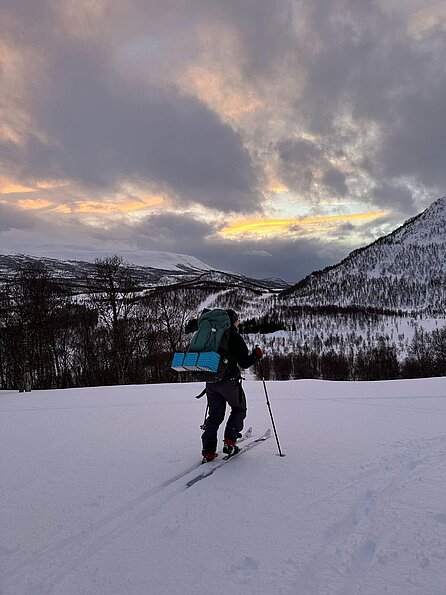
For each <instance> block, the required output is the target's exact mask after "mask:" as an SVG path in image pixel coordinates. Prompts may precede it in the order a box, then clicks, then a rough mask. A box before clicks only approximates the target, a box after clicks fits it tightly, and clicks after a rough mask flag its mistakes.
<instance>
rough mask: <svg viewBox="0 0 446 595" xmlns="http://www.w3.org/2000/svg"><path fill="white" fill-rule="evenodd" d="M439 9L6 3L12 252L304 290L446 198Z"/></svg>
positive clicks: (4, 142) (148, 1)
mask: <svg viewBox="0 0 446 595" xmlns="http://www.w3.org/2000/svg"><path fill="white" fill-rule="evenodd" d="M445 55H446V0H442V1H435V0H434V1H431V0H422V1H421V0H385V1H382V2H380V1H377V0H367V1H366V0H301V1H299V2H298V1H294V0H293V1H287V0H181V2H180V1H179V0H177V1H172V0H163V2H159V0H121V1H120V2H115V1H113V0H0V252H1V253H6V254H11V253H15V252H21V253H28V254H35V255H45V256H52V257H55V258H59V257H60V258H64V257H70V255H71V256H73V255H76V256H78V257H82V258H83V259H85V260H91V259H92V258H94V256H95V255H97V254H102V253H110V254H114V253H121V254H123V255H124V256H126V257H127V260H129V261H133V262H138V263H144V262H145V263H146V264H150V251H153V250H155V251H168V252H176V253H181V254H190V255H192V256H195V257H197V258H199V259H201V260H203V261H204V262H206V263H207V264H209V265H211V266H212V267H215V268H218V269H222V270H230V271H234V272H239V273H243V274H246V275H250V276H253V277H259V278H263V277H271V276H274V277H281V278H283V279H285V280H287V281H290V282H293V281H298V280H300V279H301V278H302V277H303V276H305V275H306V274H308V273H310V272H312V271H313V270H316V269H321V268H323V267H325V266H327V265H330V264H333V263H335V262H338V261H339V260H340V259H342V258H344V257H345V256H346V255H347V254H348V253H349V252H350V251H351V250H353V249H355V248H358V247H360V246H364V245H366V244H368V243H370V242H372V241H373V240H375V239H376V238H377V237H380V236H382V235H385V234H387V233H389V232H391V231H393V230H394V229H395V228H396V227H398V226H399V225H401V224H402V223H403V222H404V221H405V220H406V219H408V218H409V217H412V216H413V215H415V214H417V213H419V212H420V211H422V210H423V209H424V208H426V207H427V206H429V204H430V203H431V202H433V201H434V200H436V199H437V198H439V197H440V196H444V195H445V194H446V192H445V187H446V167H445V155H446V117H445V113H446V112H445V106H446V60H445V59H444V56H445Z"/></svg>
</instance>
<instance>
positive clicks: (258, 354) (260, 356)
mask: <svg viewBox="0 0 446 595" xmlns="http://www.w3.org/2000/svg"><path fill="white" fill-rule="evenodd" d="M253 353H254V354H255V355H256V357H257V358H258V359H262V357H263V351H262V350H261V349H260V347H259V346H258V345H257V346H256V348H255V349H254V351H253Z"/></svg>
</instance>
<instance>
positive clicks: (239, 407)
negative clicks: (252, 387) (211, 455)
mask: <svg viewBox="0 0 446 595" xmlns="http://www.w3.org/2000/svg"><path fill="white" fill-rule="evenodd" d="M206 394H207V399H208V406H209V415H208V417H207V419H206V425H205V430H204V432H203V434H202V436H201V440H202V442H203V450H204V451H205V452H215V451H216V450H217V432H218V428H219V427H220V424H221V423H222V421H223V420H224V418H225V412H226V403H227V404H228V405H229V406H230V407H231V413H230V414H229V418H228V421H227V423H226V427H225V438H229V439H231V440H236V439H237V437H238V434H239V433H240V432H241V430H242V428H243V421H244V419H245V417H246V397H245V392H244V390H243V389H242V384H241V380H220V382H215V383H210V382H208V383H207V384H206Z"/></svg>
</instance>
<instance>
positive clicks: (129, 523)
mask: <svg viewBox="0 0 446 595" xmlns="http://www.w3.org/2000/svg"><path fill="white" fill-rule="evenodd" d="M200 466H201V462H200V463H197V464H194V465H192V466H191V467H189V468H188V469H186V470H185V471H183V472H181V473H178V474H177V475H175V476H173V477H171V478H169V479H166V480H165V481H163V482H162V483H160V484H159V485H157V486H155V487H153V488H151V489H150V490H147V491H146V492H144V493H142V494H141V495H140V496H138V497H137V498H134V499H133V500H131V501H130V502H128V503H127V504H125V505H123V506H121V507H119V508H117V509H116V510H114V511H113V512H111V513H109V514H108V515H106V516H105V517H104V518H103V519H101V520H100V521H98V522H96V523H93V524H91V525H90V526H89V527H88V528H87V529H84V530H82V531H79V533H75V534H73V535H71V536H70V537H67V538H65V539H62V540H60V541H59V542H57V543H55V544H53V545H50V546H48V547H46V548H42V549H41V550H40V552H39V553H38V554H36V555H35V556H31V557H29V558H28V559H26V560H24V561H23V562H22V564H21V565H20V568H18V569H16V570H15V571H12V572H10V573H8V574H6V575H5V579H4V581H3V586H7V585H12V584H13V585H14V587H15V589H17V586H18V583H19V582H20V580H22V579H23V580H24V581H25V582H26V583H27V584H28V585H32V586H31V587H30V588H28V586H25V587H24V589H25V590H20V593H23V594H24V595H35V594H36V593H39V594H43V593H50V592H51V591H52V589H53V588H54V587H55V586H56V585H57V584H58V583H59V582H60V581H61V580H63V579H64V578H65V576H67V574H69V573H70V572H71V571H72V570H74V569H75V568H76V567H78V566H79V565H80V564H82V562H84V561H85V560H88V559H89V558H90V557H91V556H92V555H93V554H95V553H97V552H98V551H100V550H102V549H103V548H105V547H106V546H107V545H108V544H109V543H111V542H112V541H114V540H115V539H116V538H118V537H119V536H120V535H122V534H123V533H125V532H126V531H128V530H130V529H131V528H132V527H134V526H136V525H138V524H139V523H140V522H141V521H143V520H146V519H147V518H150V517H152V516H154V515H156V514H157V513H158V512H159V511H160V510H161V509H162V508H163V507H164V505H165V504H166V503H167V502H170V501H171V500H172V499H173V498H175V497H176V496H178V494H180V493H182V492H184V491H185V490H186V489H187V486H186V485H185V484H183V483H179V484H177V482H178V481H179V480H180V479H182V478H184V477H186V476H187V475H189V474H190V473H192V472H193V471H194V470H195V469H198V468H199V467H200ZM169 488H171V489H169ZM157 496H158V497H159V498H158V500H155V502H153V503H152V502H151V501H152V500H153V499H155V498H156V497H157ZM43 569H45V577H44V578H42V574H43V573H44V570H43ZM34 575H36V577H37V578H36V577H35V576H34ZM3 592H4V591H3V590H0V593H3ZM5 593H6V591H5Z"/></svg>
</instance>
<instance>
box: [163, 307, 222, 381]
mask: <svg viewBox="0 0 446 595" xmlns="http://www.w3.org/2000/svg"><path fill="white" fill-rule="evenodd" d="M230 328H231V320H230V318H229V315H228V313H227V312H226V310H220V309H215V310H205V311H204V312H203V313H202V314H201V316H200V317H199V319H198V330H197V331H196V332H195V334H194V336H193V337H192V340H191V343H190V346H189V350H188V352H187V353H175V354H174V356H173V360H172V366H171V367H172V368H173V369H174V370H176V371H177V372H183V371H188V372H192V373H193V376H194V378H195V379H196V380H201V381H203V382H218V381H219V380H221V379H222V378H223V376H224V375H225V372H226V370H227V368H228V365H229V357H228V340H229V329H230Z"/></svg>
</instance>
